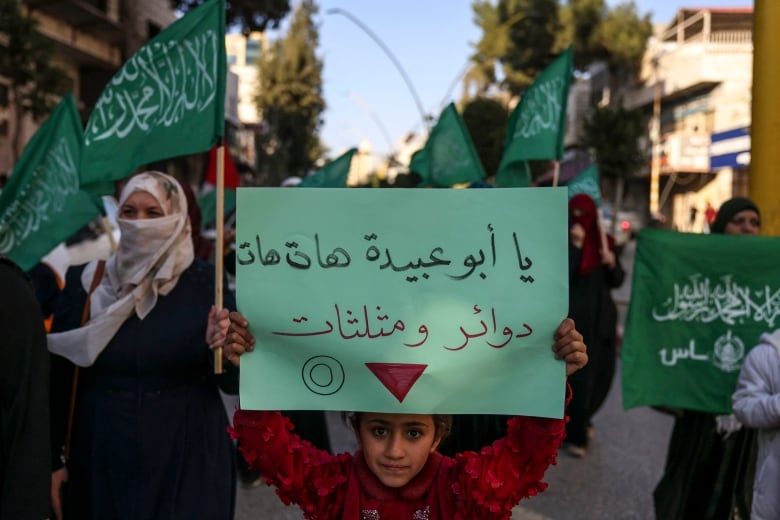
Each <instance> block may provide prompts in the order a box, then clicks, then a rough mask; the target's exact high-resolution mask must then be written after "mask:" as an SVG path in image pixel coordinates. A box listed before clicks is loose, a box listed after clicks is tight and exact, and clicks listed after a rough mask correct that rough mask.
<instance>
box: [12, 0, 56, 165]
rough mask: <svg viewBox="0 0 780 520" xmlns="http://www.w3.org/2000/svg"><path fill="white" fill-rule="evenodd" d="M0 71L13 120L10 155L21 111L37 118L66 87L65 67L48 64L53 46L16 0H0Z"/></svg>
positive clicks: (16, 151)
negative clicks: (14, 115)
mask: <svg viewBox="0 0 780 520" xmlns="http://www.w3.org/2000/svg"><path fill="white" fill-rule="evenodd" d="M0 35H6V36H7V40H6V42H3V41H2V40H0V71H2V72H1V73H0V74H2V76H4V77H5V78H7V79H8V80H9V82H10V85H9V92H10V94H11V95H10V100H11V103H13V106H14V111H15V114H16V121H15V124H14V125H13V128H14V135H13V136H12V142H13V147H12V148H13V153H14V159H16V158H18V156H19V153H20V152H21V150H20V145H21V143H20V142H19V139H20V135H21V131H20V130H21V128H20V127H21V124H22V121H23V115H25V114H29V115H31V116H32V118H33V120H34V121H36V122H37V121H40V120H42V119H43V118H44V117H46V116H47V115H49V113H51V111H52V110H53V109H54V107H55V106H56V105H57V103H58V102H59V100H60V97H61V96H62V94H64V93H65V92H66V91H67V89H68V88H69V87H70V80H69V78H68V76H67V75H66V73H65V71H64V70H62V69H61V68H59V67H57V66H55V65H53V64H52V59H53V56H54V46H53V44H52V42H51V41H50V40H48V39H47V38H46V37H45V36H43V35H42V34H41V33H40V32H38V22H37V20H35V18H33V17H32V16H30V15H28V14H25V13H23V12H22V10H21V4H20V2H19V1H18V0H0Z"/></svg>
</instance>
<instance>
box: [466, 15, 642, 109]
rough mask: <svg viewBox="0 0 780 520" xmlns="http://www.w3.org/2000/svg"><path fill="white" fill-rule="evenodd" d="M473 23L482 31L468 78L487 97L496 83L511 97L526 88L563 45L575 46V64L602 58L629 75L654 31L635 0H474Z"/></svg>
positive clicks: (580, 66) (579, 66) (614, 70)
mask: <svg viewBox="0 0 780 520" xmlns="http://www.w3.org/2000/svg"><path fill="white" fill-rule="evenodd" d="M471 7H472V11H473V13H474V23H475V24H476V25H477V26H478V27H479V28H481V29H482V38H481V39H480V40H479V42H477V44H476V45H475V48H476V52H475V53H474V54H473V55H472V57H471V60H472V62H473V66H472V68H471V69H470V70H469V72H468V74H467V76H466V81H467V82H469V83H470V84H473V85H476V92H477V95H484V93H485V92H487V90H488V89H489V87H490V86H491V85H494V84H496V83H497V82H498V76H499V75H498V73H497V71H496V67H497V65H500V67H501V73H502V74H503V80H502V85H501V87H502V88H503V89H505V90H508V91H509V92H510V93H511V94H512V95H513V96H517V95H519V94H522V92H523V91H524V90H525V89H526V88H527V87H528V86H529V85H530V84H531V83H532V82H533V80H534V78H536V76H537V75H538V74H539V73H540V72H541V71H542V70H544V68H545V67H547V66H548V65H549V64H550V63H551V62H552V60H553V59H554V58H555V56H557V55H558V54H559V53H560V52H561V51H562V50H563V49H565V48H566V47H568V46H569V45H570V44H571V45H573V47H574V65H575V68H577V69H579V70H584V69H586V68H587V66H588V65H590V64H592V63H594V62H598V61H603V62H606V63H607V64H608V65H609V68H610V71H611V73H612V74H618V75H620V74H623V75H625V74H626V73H631V72H633V71H635V70H636V69H637V68H638V66H639V64H640V63H641V60H642V56H643V55H644V52H645V48H646V43H647V40H648V38H649V37H650V35H651V34H652V24H651V23H650V15H649V14H646V15H644V16H640V15H639V13H638V11H637V7H636V4H635V3H634V2H633V1H628V2H624V3H622V4H619V5H617V6H615V7H614V8H612V9H610V8H609V7H608V6H607V3H606V0H569V1H568V3H566V4H561V2H560V0H499V1H498V3H496V4H494V3H492V2H491V1H489V0H474V2H473V3H472V5H471Z"/></svg>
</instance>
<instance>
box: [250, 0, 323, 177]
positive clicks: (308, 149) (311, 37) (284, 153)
mask: <svg viewBox="0 0 780 520" xmlns="http://www.w3.org/2000/svg"><path fill="white" fill-rule="evenodd" d="M316 14H317V7H316V5H315V4H314V3H313V2H312V1H310V0H306V1H304V2H302V3H301V5H300V6H299V7H298V8H296V10H295V12H294V14H293V20H292V23H291V25H290V29H289V31H288V33H287V34H286V35H285V36H284V37H283V38H280V39H278V40H276V41H275V42H273V44H272V45H271V48H270V50H269V52H268V53H265V54H263V55H262V56H261V58H260V63H259V76H260V79H259V88H258V92H257V96H256V98H255V101H256V104H257V108H258V110H259V111H260V113H261V114H262V115H263V119H264V121H265V123H266V125H267V131H265V132H264V133H263V134H261V135H260V146H259V150H258V157H259V159H258V160H259V163H260V164H259V166H260V170H261V171H265V172H267V174H268V175H270V178H269V179H266V183H269V184H276V185H278V182H279V181H281V179H282V178H284V177H286V176H289V175H297V176H301V177H303V176H305V174H306V172H307V171H309V170H310V169H311V168H312V166H313V165H314V162H315V160H316V159H317V158H318V157H320V156H321V155H322V151H323V150H322V144H321V142H320V140H319V137H318V134H319V129H320V127H321V126H322V119H321V115H322V112H323V111H324V110H325V100H324V99H323V96H322V62H321V60H320V59H319V58H318V57H317V55H316V52H315V51H316V49H317V46H318V44H319V32H318V30H317V27H316V25H315V24H314V21H313V17H314V15H316Z"/></svg>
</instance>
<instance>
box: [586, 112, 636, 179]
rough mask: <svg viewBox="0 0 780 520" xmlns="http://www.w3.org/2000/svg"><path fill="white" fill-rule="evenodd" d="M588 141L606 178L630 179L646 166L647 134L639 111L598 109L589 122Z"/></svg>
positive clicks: (587, 144) (588, 146)
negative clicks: (643, 143)
mask: <svg viewBox="0 0 780 520" xmlns="http://www.w3.org/2000/svg"><path fill="white" fill-rule="evenodd" d="M584 129H585V141H584V142H583V143H582V144H583V146H585V147H586V148H589V149H590V150H591V151H592V152H593V153H594V154H595V156H596V164H598V167H599V172H600V173H601V174H602V175H603V176H605V177H611V178H624V179H625V178H627V177H630V176H632V175H634V174H635V173H636V172H637V171H639V170H640V169H641V168H642V166H643V165H644V161H645V157H644V154H643V152H642V150H641V148H640V147H639V138H640V136H643V135H645V134H646V127H645V125H644V123H643V117H642V113H641V112H640V111H639V110H627V109H625V108H623V107H621V106H618V107H617V108H610V107H601V108H596V109H595V110H594V111H593V112H592V113H591V114H590V116H589V117H588V118H587V119H586V121H585V127H584Z"/></svg>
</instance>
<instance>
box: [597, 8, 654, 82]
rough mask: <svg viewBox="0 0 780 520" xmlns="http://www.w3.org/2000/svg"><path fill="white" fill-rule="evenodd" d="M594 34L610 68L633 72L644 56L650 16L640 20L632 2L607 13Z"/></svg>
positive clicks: (651, 28) (647, 15) (648, 36)
mask: <svg viewBox="0 0 780 520" xmlns="http://www.w3.org/2000/svg"><path fill="white" fill-rule="evenodd" d="M597 34H598V39H599V41H600V42H601V45H603V47H604V49H605V50H606V53H607V56H608V59H607V61H608V63H609V64H610V66H611V67H612V68H613V69H615V68H617V69H634V68H636V67H637V66H638V64H639V63H640V62H641V60H642V56H643V55H644V53H645V49H646V48H647V40H648V38H650V36H651V35H652V34H653V24H652V22H651V21H650V15H649V14H645V15H644V16H642V17H640V16H639V13H638V11H637V7H636V5H635V4H634V2H627V3H624V4H620V5H618V6H616V7H615V8H614V9H612V10H611V11H609V13H608V14H607V17H606V18H605V19H604V20H603V22H602V23H601V25H600V27H599V30H598V32H597Z"/></svg>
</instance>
